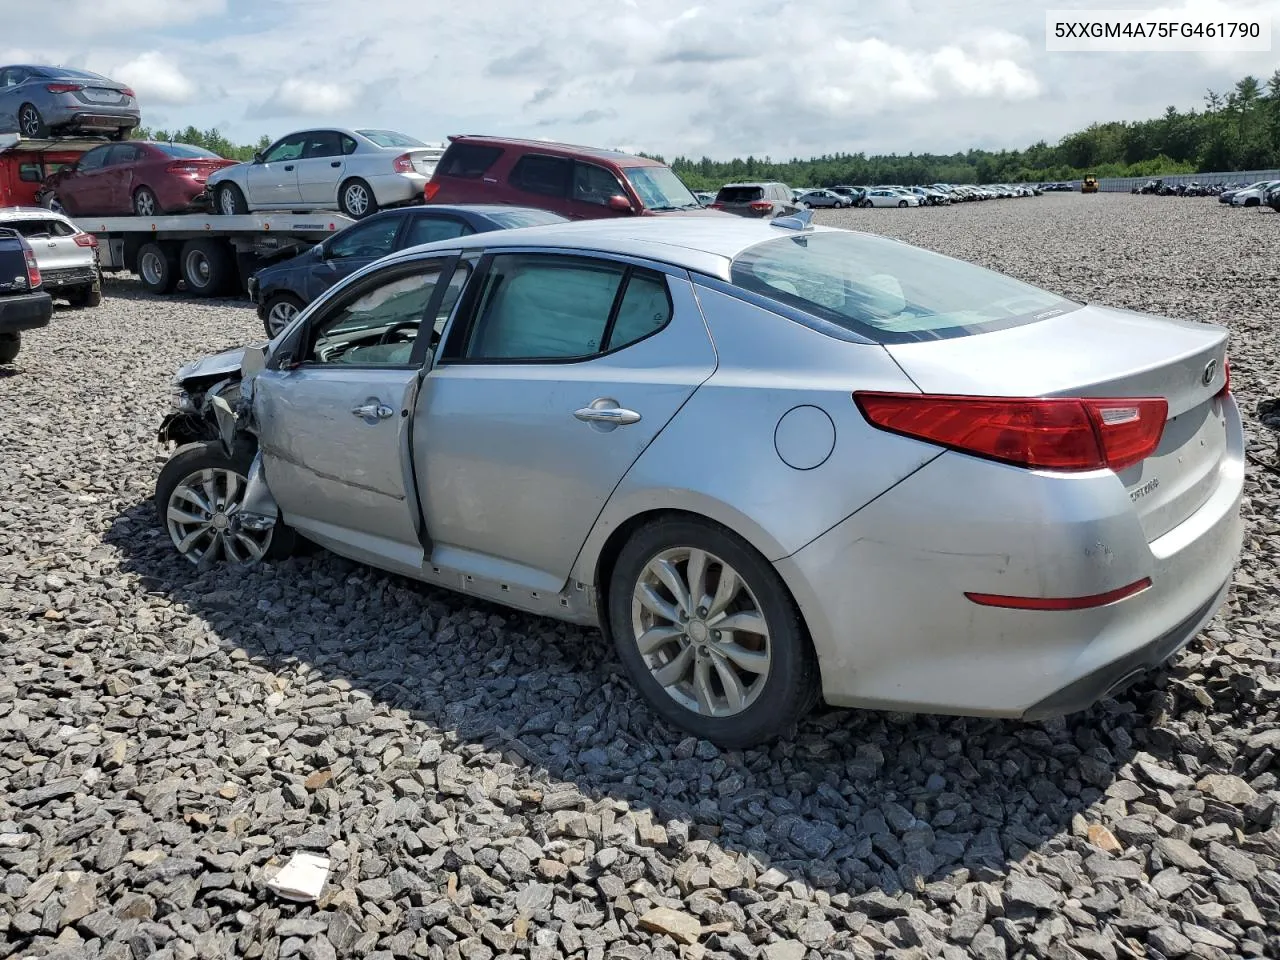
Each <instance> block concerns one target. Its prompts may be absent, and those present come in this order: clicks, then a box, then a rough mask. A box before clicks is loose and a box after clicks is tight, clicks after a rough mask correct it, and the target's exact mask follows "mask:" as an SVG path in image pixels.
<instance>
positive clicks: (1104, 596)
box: [965, 577, 1151, 610]
mask: <svg viewBox="0 0 1280 960" xmlns="http://www.w3.org/2000/svg"><path fill="white" fill-rule="evenodd" d="M1150 586H1151V578H1150V577H1143V578H1142V579H1141V580H1136V581H1134V582H1133V583H1130V584H1127V585H1125V586H1123V587H1117V588H1116V589H1115V590H1108V591H1107V592H1106V593H1095V594H1093V595H1092V596H1088V597H1005V596H1001V595H1000V594H995V593H966V594H965V596H966V597H968V598H969V599H970V600H972V601H973V602H974V603H976V604H979V605H980V606H984V607H1005V608H1007V609H1010V610H1087V609H1089V608H1090V607H1104V606H1106V605H1107V604H1108V603H1115V602H1117V601H1118V600H1123V599H1125V598H1126V597H1132V596H1133V595H1134V594H1137V593H1141V592H1142V591H1143V590H1146V589H1147V588H1148V587H1150Z"/></svg>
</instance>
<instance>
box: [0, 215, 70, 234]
mask: <svg viewBox="0 0 1280 960" xmlns="http://www.w3.org/2000/svg"><path fill="white" fill-rule="evenodd" d="M5 226H6V227H9V228H10V229H12V230H16V231H18V233H20V234H22V236H24V237H28V238H30V237H69V236H71V235H72V234H74V233H75V232H76V231H75V229H74V228H73V227H72V226H71V225H70V224H69V223H64V222H63V221H61V220H53V219H49V220H10V221H9V222H8V223H6V224H5Z"/></svg>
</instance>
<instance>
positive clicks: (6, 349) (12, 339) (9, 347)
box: [0, 333, 22, 363]
mask: <svg viewBox="0 0 1280 960" xmlns="http://www.w3.org/2000/svg"><path fill="white" fill-rule="evenodd" d="M21 350H22V334H20V333H0V363H13V361H14V360H16V359H17V358H18V354H19V352H21Z"/></svg>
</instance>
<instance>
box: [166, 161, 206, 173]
mask: <svg viewBox="0 0 1280 960" xmlns="http://www.w3.org/2000/svg"><path fill="white" fill-rule="evenodd" d="M164 169H165V172H166V173H189V174H197V173H204V172H205V170H206V168H205V167H202V166H200V165H199V164H195V163H188V162H185V161H183V160H175V161H173V162H172V163H171V164H169V165H168V166H167V167H165V168H164Z"/></svg>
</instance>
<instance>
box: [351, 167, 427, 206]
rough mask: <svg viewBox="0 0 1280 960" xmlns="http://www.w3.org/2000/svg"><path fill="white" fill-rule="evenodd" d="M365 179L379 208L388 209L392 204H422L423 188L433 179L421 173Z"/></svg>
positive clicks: (392, 174) (386, 175) (391, 174)
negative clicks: (414, 202) (414, 201)
mask: <svg viewBox="0 0 1280 960" xmlns="http://www.w3.org/2000/svg"><path fill="white" fill-rule="evenodd" d="M364 179H365V180H366V181H368V183H369V187H370V189H372V190H373V196H374V199H375V200H377V201H378V206H380V207H386V206H390V205H392V204H398V203H408V202H409V201H411V200H416V201H419V202H421V200H422V188H423V187H425V186H426V185H427V181H428V180H430V179H431V178H430V177H424V176H423V175H422V174H420V173H386V174H380V175H378V176H372V177H365V178H364Z"/></svg>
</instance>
